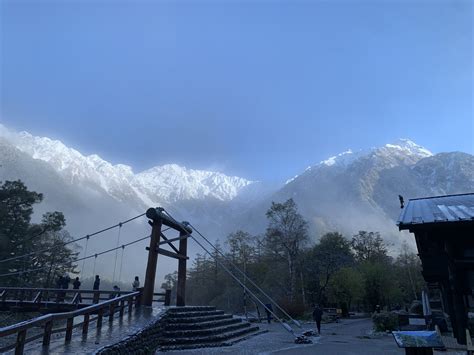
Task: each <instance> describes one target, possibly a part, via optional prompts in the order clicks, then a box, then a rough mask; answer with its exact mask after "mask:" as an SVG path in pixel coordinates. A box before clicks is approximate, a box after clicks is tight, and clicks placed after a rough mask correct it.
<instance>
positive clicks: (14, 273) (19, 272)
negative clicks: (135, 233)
mask: <svg viewBox="0 0 474 355" xmlns="http://www.w3.org/2000/svg"><path fill="white" fill-rule="evenodd" d="M148 238H150V235H148V236H146V237H143V238H140V239H136V240H134V241H132V242H129V243H126V244H123V245H121V246H119V247H115V248H111V249H107V250H104V251H101V252H100V253H96V254H92V255H88V256H85V257H82V258H79V259H76V260H74V262H78V261H82V260H86V259H90V258H97V257H98V256H100V255H103V254H107V253H110V252H112V251H114V250H117V249H119V248H122V247H123V248H125V247H127V246H129V245H132V244H135V243H138V242H141V241H143V240H145V239H148ZM165 243H166V242H165ZM163 244H164V243H163ZM48 267H49V265H47V266H42V267H39V268H36V269H29V270H24V271H17V272H10V273H7V274H0V277H2V276H10V275H19V274H25V273H29V272H33V271H38V270H42V269H45V268H48ZM94 271H95V269H94Z"/></svg>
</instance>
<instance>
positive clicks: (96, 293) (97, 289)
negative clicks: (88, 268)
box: [92, 275, 100, 303]
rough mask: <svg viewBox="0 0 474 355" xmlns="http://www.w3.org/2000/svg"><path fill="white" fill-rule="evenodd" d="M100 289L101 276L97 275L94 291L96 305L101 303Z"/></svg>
mask: <svg viewBox="0 0 474 355" xmlns="http://www.w3.org/2000/svg"><path fill="white" fill-rule="evenodd" d="M99 287H100V277H99V275H95V281H94V286H93V287H92V289H93V290H94V291H95V292H94V300H93V302H94V303H99Z"/></svg>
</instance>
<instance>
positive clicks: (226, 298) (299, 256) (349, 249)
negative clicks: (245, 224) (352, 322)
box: [162, 199, 424, 316]
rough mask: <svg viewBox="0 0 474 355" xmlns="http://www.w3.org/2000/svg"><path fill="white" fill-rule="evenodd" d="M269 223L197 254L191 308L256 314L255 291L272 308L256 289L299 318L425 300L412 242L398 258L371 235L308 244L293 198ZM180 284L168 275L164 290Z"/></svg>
mask: <svg viewBox="0 0 474 355" xmlns="http://www.w3.org/2000/svg"><path fill="white" fill-rule="evenodd" d="M266 217H267V223H268V226H267V229H266V233H265V234H264V235H263V236H253V235H250V234H249V233H247V232H245V231H242V230H239V231H236V232H235V233H231V234H230V235H228V236H227V238H226V240H225V241H224V243H223V245H221V244H220V243H219V242H218V243H217V244H216V245H215V246H214V247H209V248H210V250H212V252H211V253H210V255H209V254H204V255H202V254H201V255H197V257H196V259H195V260H194V262H193V264H192V267H190V268H189V270H188V277H187V281H186V282H187V285H186V292H187V293H186V298H187V304H189V305H202V304H206V305H207V304H209V305H215V306H217V307H219V308H221V309H226V310H228V311H232V312H237V313H245V312H246V311H248V312H253V313H255V311H256V307H257V305H259V303H258V301H256V300H255V298H254V297H253V296H252V295H251V294H252V293H253V294H254V295H255V296H257V297H258V298H259V299H260V300H262V302H263V303H270V302H269V300H268V298H266V297H265V296H264V295H263V294H262V292H261V291H259V290H258V289H257V288H256V287H255V285H254V284H256V285H257V286H258V287H259V288H261V290H263V292H264V293H266V294H267V295H269V296H270V297H272V298H273V299H274V300H275V301H276V302H277V303H278V304H280V305H281V306H282V307H283V308H284V309H285V310H286V311H287V312H288V313H290V314H291V315H293V316H302V315H303V314H304V313H305V312H306V311H308V310H309V309H311V307H312V306H313V305H314V304H320V305H322V306H325V307H337V308H341V309H342V312H343V313H344V314H347V313H348V312H349V311H352V310H353V311H369V312H370V311H373V310H374V309H375V307H376V306H377V305H380V306H381V307H382V308H387V309H398V308H405V307H409V306H410V304H411V303H412V301H413V300H415V299H419V298H420V297H421V291H422V289H423V287H424V281H423V277H422V274H421V264H420V261H419V258H418V256H417V255H416V254H415V253H414V252H413V251H412V250H411V249H410V248H409V246H408V244H406V243H404V244H403V245H402V247H401V248H400V250H399V252H398V253H397V255H393V253H389V249H388V247H389V246H388V245H387V244H386V243H385V242H384V239H383V237H382V236H381V235H380V234H379V233H378V232H372V231H359V232H357V233H356V234H354V235H353V236H351V237H349V238H348V237H346V236H344V235H342V234H340V233H338V232H336V231H334V232H331V233H326V234H324V235H323V236H321V238H320V239H319V240H318V241H317V242H316V243H310V240H311V238H310V235H309V229H308V223H307V221H305V220H304V218H303V217H302V216H301V214H300V213H299V212H298V207H297V205H296V204H295V202H294V201H293V200H292V199H289V200H287V201H286V202H284V203H276V202H273V203H272V205H271V207H270V208H269V210H268V211H267V213H266ZM225 269H228V270H229V271H231V272H232V273H233V274H234V275H235V276H236V277H238V278H239V280H240V281H241V282H242V284H243V285H245V287H247V288H248V291H245V289H244V287H243V286H241V285H239V284H238V283H237V282H236V281H235V280H234V279H233V278H232V277H231V276H229V274H228V273H227V272H226V270H225ZM238 269H240V270H241V271H242V273H241V272H239V271H238ZM244 274H245V276H244ZM252 281H253V283H254V284H252ZM176 282H177V274H176V273H173V274H169V275H167V276H166V277H165V282H164V283H163V285H162V287H163V288H171V289H172V290H173V292H175V290H176ZM172 299H174V298H173V297H172ZM259 308H260V310H261V311H262V312H263V307H261V306H259Z"/></svg>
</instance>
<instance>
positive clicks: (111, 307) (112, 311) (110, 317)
mask: <svg viewBox="0 0 474 355" xmlns="http://www.w3.org/2000/svg"><path fill="white" fill-rule="evenodd" d="M114 310H115V302H114V303H111V304H110V306H109V322H113V321H114Z"/></svg>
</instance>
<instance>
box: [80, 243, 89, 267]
mask: <svg viewBox="0 0 474 355" xmlns="http://www.w3.org/2000/svg"><path fill="white" fill-rule="evenodd" d="M88 244H89V237H88V238H86V246H85V248H84V255H87V245H88ZM85 264H86V259H84V260H83V261H82V269H81V275H84V267H85Z"/></svg>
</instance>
